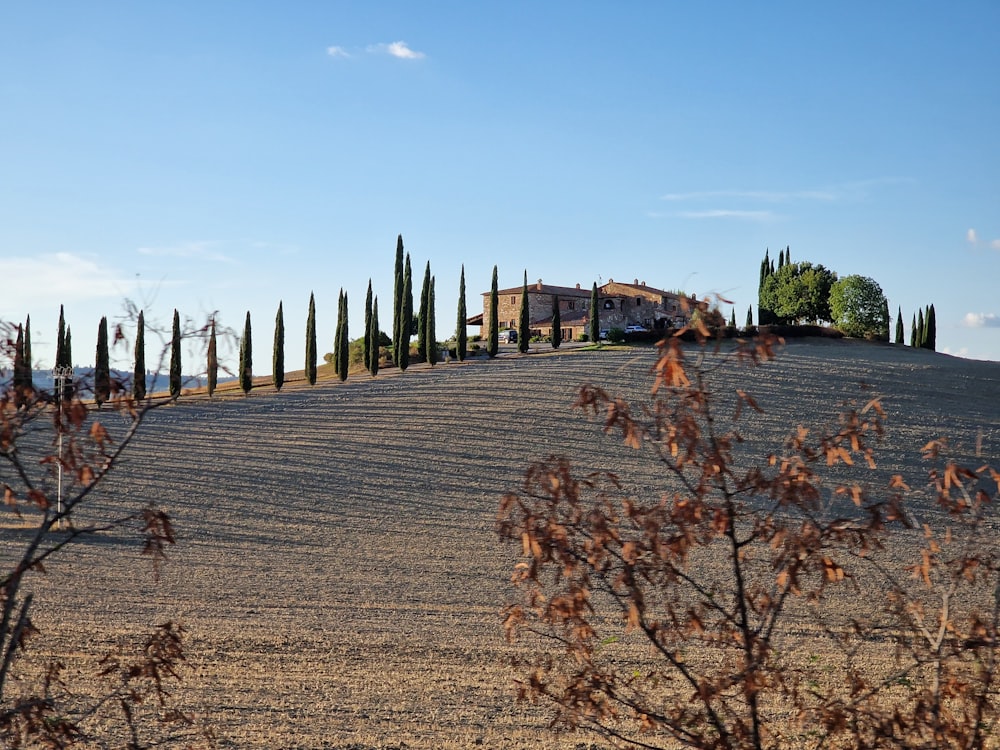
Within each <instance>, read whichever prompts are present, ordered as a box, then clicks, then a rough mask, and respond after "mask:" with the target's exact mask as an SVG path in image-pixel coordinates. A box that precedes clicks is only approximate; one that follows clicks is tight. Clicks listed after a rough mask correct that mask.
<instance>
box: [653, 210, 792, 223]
mask: <svg viewBox="0 0 1000 750" xmlns="http://www.w3.org/2000/svg"><path fill="white" fill-rule="evenodd" d="M673 215H674V216H677V217H679V218H681V219H744V220H746V221H774V220H775V219H777V218H778V215H777V214H775V213H774V212H773V211H743V210H739V209H730V208H713V209H708V210H706V211H678V212H677V213H675V214H673Z"/></svg>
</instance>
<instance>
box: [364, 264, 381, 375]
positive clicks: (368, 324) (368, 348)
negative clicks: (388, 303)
mask: <svg viewBox="0 0 1000 750" xmlns="http://www.w3.org/2000/svg"><path fill="white" fill-rule="evenodd" d="M371 332H372V280H371V279H368V292H367V293H366V294H365V337H364V363H365V369H366V370H368V369H370V368H371V364H372V337H371ZM375 343H376V346H377V345H378V341H377V339H376V340H375Z"/></svg>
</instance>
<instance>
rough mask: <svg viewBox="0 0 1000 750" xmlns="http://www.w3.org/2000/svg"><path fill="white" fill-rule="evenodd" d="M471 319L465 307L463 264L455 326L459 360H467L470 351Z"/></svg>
mask: <svg viewBox="0 0 1000 750" xmlns="http://www.w3.org/2000/svg"><path fill="white" fill-rule="evenodd" d="M468 319H469V316H468V312H467V310H466V307H465V264H464V263H463V264H462V273H461V275H460V276H459V279H458V320H457V321H456V326H455V357H456V358H457V359H458V361H459V362H464V361H465V356H466V354H468V353H469V349H468V347H469V338H468V332H467V330H466V324H465V321H467V320H468Z"/></svg>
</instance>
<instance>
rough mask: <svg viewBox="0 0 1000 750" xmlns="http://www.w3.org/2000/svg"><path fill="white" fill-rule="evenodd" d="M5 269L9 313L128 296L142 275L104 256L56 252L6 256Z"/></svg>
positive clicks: (6, 304) (0, 261) (2, 261)
mask: <svg viewBox="0 0 1000 750" xmlns="http://www.w3.org/2000/svg"><path fill="white" fill-rule="evenodd" d="M0 264H2V267H3V271H4V281H5V282H6V283H5V286H4V298H3V310H5V311H10V312H9V313H7V314H8V315H20V314H21V313H20V312H19V311H23V310H26V309H30V308H33V307H38V306H39V305H40V303H41V305H42V306H45V305H47V306H49V307H55V308H58V306H59V305H60V304H70V303H73V302H83V301H87V300H96V299H111V298H116V299H117V298H121V297H127V296H130V295H132V294H133V293H134V290H135V289H136V288H137V286H138V279H136V278H134V277H128V276H125V275H124V274H122V272H121V271H120V270H119V269H117V268H114V267H113V266H104V265H102V264H101V263H100V259H94V258H90V257H84V256H80V255H74V254H72V253H55V254H52V255H42V256H35V257H31V258H17V257H14V258H10V257H8V258H2V259H0Z"/></svg>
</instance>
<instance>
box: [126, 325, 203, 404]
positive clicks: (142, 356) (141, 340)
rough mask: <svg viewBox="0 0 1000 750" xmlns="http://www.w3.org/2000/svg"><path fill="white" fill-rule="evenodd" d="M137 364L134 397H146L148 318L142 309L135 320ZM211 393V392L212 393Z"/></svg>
mask: <svg viewBox="0 0 1000 750" xmlns="http://www.w3.org/2000/svg"><path fill="white" fill-rule="evenodd" d="M134 355H135V366H134V367H133V369H132V398H134V399H135V400H136V401H142V400H143V399H144V398H146V319H145V318H144V317H143V314H142V310H140V311H139V318H138V319H137V320H136V322H135V352H134ZM210 395H211V394H210Z"/></svg>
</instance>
